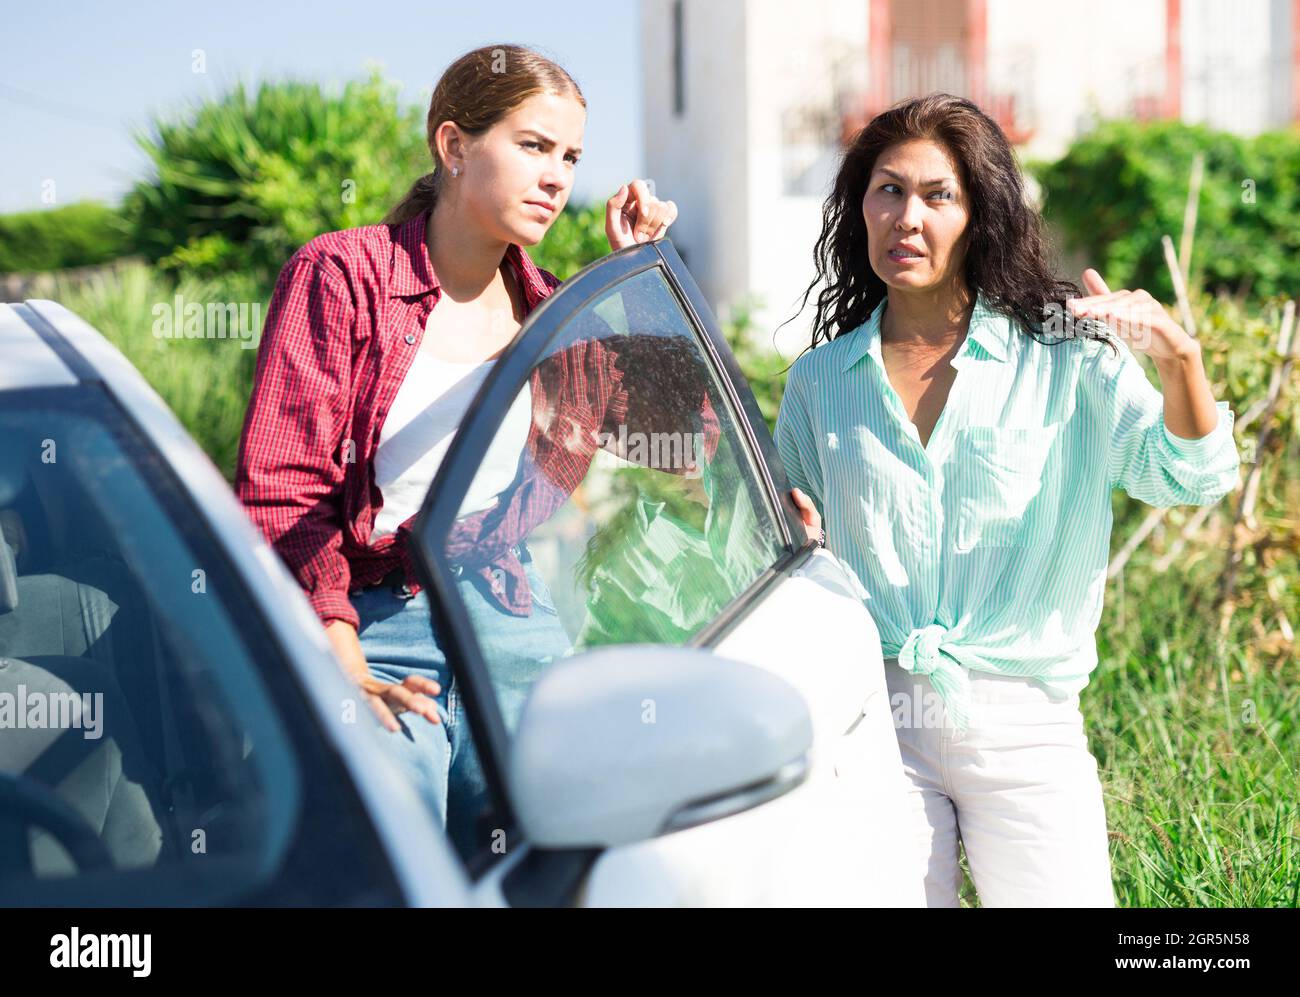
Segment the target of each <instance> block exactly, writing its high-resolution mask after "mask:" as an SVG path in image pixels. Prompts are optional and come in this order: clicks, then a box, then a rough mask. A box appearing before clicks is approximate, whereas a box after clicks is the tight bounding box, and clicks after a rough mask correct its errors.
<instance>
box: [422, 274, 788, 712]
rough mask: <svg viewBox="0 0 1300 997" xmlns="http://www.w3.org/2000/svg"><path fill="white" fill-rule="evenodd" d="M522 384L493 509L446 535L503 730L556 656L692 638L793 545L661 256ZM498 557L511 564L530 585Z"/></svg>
mask: <svg viewBox="0 0 1300 997" xmlns="http://www.w3.org/2000/svg"><path fill="white" fill-rule="evenodd" d="M525 390H526V391H528V392H530V394H531V403H532V412H533V423H532V429H531V432H530V433H529V435H528V440H527V443H526V444H525V446H524V449H523V450H522V452H520V453H519V456H518V466H517V473H516V475H515V478H514V480H513V482H512V483H511V484H510V486H509V487H507V488H506V489H505V490H502V491H499V492H498V493H497V495H496V501H495V503H494V504H493V505H492V506H491V507H490V508H489V509H487V510H479V511H475V512H470V511H468V509H467V508H465V507H462V510H461V516H460V518H459V519H458V520H457V521H456V523H455V525H454V526H453V529H452V531H451V534H450V535H449V536H448V537H446V538H445V542H444V543H443V544H442V545H441V546H442V551H443V555H444V557H445V559H446V561H447V563H448V564H450V565H451V566H452V568H453V572H456V573H457V578H458V585H459V586H460V589H459V591H460V592H461V594H462V598H463V600H464V602H465V606H466V609H467V611H468V613H469V617H470V620H471V623H472V625H473V626H474V628H475V633H476V638H477V641H478V644H479V646H480V649H481V650H482V653H483V655H484V659H485V663H486V666H487V668H488V670H489V672H490V674H491V678H492V682H493V688H494V691H495V693H496V696H497V700H498V705H499V707H500V709H501V712H502V714H503V717H504V719H505V722H506V725H507V728H508V729H509V730H513V728H514V726H515V723H516V721H517V719H518V713H519V710H520V709H521V707H522V704H523V700H524V699H525V697H526V696H527V693H528V690H529V689H530V688H531V687H532V685H533V684H534V683H535V682H536V680H537V678H538V677H539V676H540V674H541V673H542V672H543V671H544V670H545V668H546V667H547V666H549V664H550V663H552V662H553V661H554V660H555V659H556V658H559V657H565V656H570V655H573V654H577V653H580V652H582V651H584V650H588V649H590V648H593V647H597V646H601V645H608V644H626V643H647V642H649V643H661V644H680V643H683V642H685V641H688V640H690V639H691V638H692V637H693V636H694V635H695V634H697V633H698V632H699V631H700V630H701V629H702V628H704V627H705V626H707V625H708V624H709V623H710V622H712V621H713V620H714V619H716V618H717V616H718V615H719V613H720V612H721V611H722V610H723V609H724V608H725V607H726V606H727V605H728V604H729V603H731V602H732V601H733V600H734V599H735V598H736V597H737V596H738V595H740V594H741V593H742V592H744V591H745V590H746V589H747V588H748V587H749V586H750V585H751V584H752V583H753V582H754V581H755V580H756V579H757V578H758V576H759V575H760V574H761V573H762V572H763V571H764V570H766V569H767V568H769V567H770V566H772V565H773V564H774V563H775V562H776V561H777V560H778V558H779V557H780V556H781V554H782V553H783V552H784V550H785V546H784V539H783V537H782V534H781V532H780V530H779V528H778V526H777V525H776V523H775V521H774V519H773V513H772V512H771V511H770V507H769V505H768V504H767V502H766V500H765V498H764V493H763V490H762V488H761V486H760V484H759V481H760V478H759V474H758V472H757V469H756V468H755V467H754V465H753V463H752V461H751V458H750V456H749V454H748V451H747V449H746V446H745V444H744V440H743V436H742V431H741V429H740V427H739V426H738V425H737V423H736V421H735V419H734V418H733V416H732V414H731V410H730V408H729V406H728V404H727V403H726V402H725V400H724V399H725V394H724V391H723V389H722V386H721V385H720V383H719V381H718V379H717V377H716V376H715V374H714V372H713V369H712V367H711V365H710V362H709V360H708V359H707V357H706V355H705V353H704V352H703V350H702V348H701V346H700V344H699V342H698V340H697V338H696V333H695V332H694V329H693V327H692V325H691V322H690V320H689V319H688V318H687V316H686V314H685V313H684V312H683V310H682V308H681V306H680V305H679V304H678V301H677V298H676V296H675V294H674V293H673V291H672V289H671V287H670V286H669V285H668V283H667V281H666V279H665V277H664V275H663V274H662V272H661V271H660V270H659V269H657V268H656V269H652V270H648V271H645V272H643V273H640V274H638V275H636V276H634V277H631V278H629V279H627V280H625V281H622V282H621V283H619V284H617V285H616V286H615V287H614V288H612V289H610V290H609V291H606V292H605V293H603V294H602V295H600V296H598V297H596V298H595V299H593V300H592V301H591V302H589V303H588V304H587V305H586V306H584V307H583V308H582V309H581V310H580V311H578V312H577V313H575V314H574V315H573V316H572V317H570V318H569V319H568V320H567V322H566V324H565V325H564V326H563V327H562V329H561V330H560V332H559V334H558V336H557V338H556V340H555V341H554V342H553V344H552V345H551V346H550V347H549V348H548V351H547V354H546V356H545V357H544V358H543V359H542V360H541V361H540V362H539V363H538V364H537V366H536V367H535V369H534V370H533V372H532V376H531V378H530V380H529V382H528V384H527V386H526V388H525ZM505 431H506V430H504V429H503V430H502V432H505ZM500 435H501V433H498V436H500ZM494 443H495V441H494ZM478 449H479V450H480V459H481V458H482V453H490V452H493V448H492V447H486V448H478ZM497 449H499V448H497ZM497 463H499V454H498V455H497V457H496V458H494V460H493V461H491V462H489V461H484V462H483V464H482V466H481V467H480V471H479V473H480V476H484V475H487V474H490V473H496V471H495V470H494V467H495V465H496V464H497ZM475 484H477V478H476V479H475ZM477 490H478V489H476V488H475V487H474V486H473V485H471V488H470V491H471V492H475V491H477ZM512 559H514V560H513V561H512ZM503 563H504V564H506V567H507V569H509V568H510V567H511V565H512V564H517V565H518V566H519V577H521V578H522V580H523V583H522V584H523V586H526V589H527V592H526V593H525V594H524V595H523V596H522V597H521V596H520V594H519V592H518V588H519V587H521V586H520V583H519V579H518V578H512V577H510V575H511V572H510V571H509V570H503V569H502V567H501V565H502V564H503ZM485 564H491V565H493V566H492V567H486V568H485V567H484V565H485ZM467 586H473V587H474V588H475V589H477V590H478V591H477V592H474V591H471V589H470V588H467ZM483 597H486V598H483ZM525 603H526V604H527V605H525Z"/></svg>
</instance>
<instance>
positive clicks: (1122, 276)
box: [1030, 121, 1300, 301]
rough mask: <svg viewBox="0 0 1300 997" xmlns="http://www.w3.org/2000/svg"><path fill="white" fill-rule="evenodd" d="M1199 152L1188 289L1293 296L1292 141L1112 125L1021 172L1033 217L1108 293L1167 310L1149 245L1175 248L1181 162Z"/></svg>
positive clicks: (1299, 204) (1282, 135)
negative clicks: (1027, 178) (1029, 182)
mask: <svg viewBox="0 0 1300 997" xmlns="http://www.w3.org/2000/svg"><path fill="white" fill-rule="evenodd" d="M1197 152H1203V153H1204V154H1205V177H1204V183H1203V186H1202V188H1201V197H1200V202H1199V214H1198V218H1197V225H1196V234H1195V243H1194V246H1193V252H1192V267H1191V270H1192V283H1193V285H1200V286H1202V287H1205V288H1206V289H1207V290H1211V291H1217V290H1218V289H1220V288H1224V289H1226V290H1228V291H1229V292H1236V291H1238V290H1247V291H1249V293H1250V294H1253V295H1257V296H1258V297H1259V298H1267V297H1271V296H1273V295H1277V294H1296V293H1297V292H1298V291H1300V226H1297V225H1296V223H1295V219H1296V216H1297V213H1300V132H1298V131H1288V132H1271V133H1265V134H1262V135H1259V136H1257V137H1256V138H1253V139H1247V138H1242V137H1240V136H1237V135H1231V134H1228V133H1226V132H1216V131H1212V130H1210V129H1208V128H1205V127H1203V126H1200V125H1186V124H1182V123H1180V122H1168V121H1166V122H1158V123H1154V124H1139V123H1136V122H1131V121H1112V122H1107V123H1104V124H1102V125H1101V126H1100V127H1098V128H1097V129H1096V130H1095V131H1093V132H1091V133H1090V134H1088V135H1085V136H1084V137H1082V138H1080V139H1078V140H1077V141H1076V142H1075V143H1074V144H1073V145H1071V146H1070V148H1069V150H1068V151H1067V152H1066V154H1065V155H1064V156H1063V157H1062V158H1061V159H1060V160H1058V161H1056V162H1055V163H1051V164H1041V163H1040V164H1033V165H1031V166H1030V169H1031V171H1032V172H1033V173H1034V174H1035V175H1036V176H1037V178H1038V179H1039V181H1040V182H1041V183H1042V185H1043V188H1044V191H1045V195H1046V197H1045V203H1044V214H1045V216H1046V218H1047V219H1048V220H1049V221H1050V222H1052V223H1053V224H1054V225H1055V226H1056V227H1057V228H1058V229H1059V230H1060V231H1061V232H1062V234H1063V235H1064V237H1065V240H1066V242H1067V244H1068V246H1069V248H1072V249H1077V250H1081V251H1083V252H1084V253H1085V254H1086V255H1087V257H1088V259H1089V262H1090V263H1091V264H1092V265H1094V266H1096V267H1097V268H1098V269H1099V270H1101V271H1102V273H1104V274H1105V275H1106V278H1107V280H1108V281H1109V282H1110V284H1111V286H1113V287H1114V286H1119V287H1130V288H1132V287H1144V288H1146V289H1147V290H1148V291H1150V292H1151V293H1152V294H1153V295H1155V296H1156V297H1157V298H1160V299H1161V300H1164V301H1172V300H1173V297H1174V292H1173V286H1172V284H1171V282H1170V278H1169V273H1168V268H1167V267H1166V265H1165V259H1164V253H1163V250H1162V249H1161V245H1160V237H1161V236H1162V235H1169V236H1170V238H1172V239H1173V240H1174V244H1175V246H1177V245H1178V242H1179V239H1180V236H1181V233H1182V226H1183V210H1184V206H1185V204H1186V199H1187V188H1188V181H1189V177H1190V175H1191V164H1192V160H1193V157H1194V156H1195V154H1196V153H1197Z"/></svg>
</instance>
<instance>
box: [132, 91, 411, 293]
mask: <svg viewBox="0 0 1300 997" xmlns="http://www.w3.org/2000/svg"><path fill="white" fill-rule="evenodd" d="M137 141H138V142H139V143H140V145H141V147H142V148H143V149H144V150H145V152H146V153H147V154H148V155H149V157H150V158H151V159H152V160H153V163H154V166H155V170H156V175H155V176H153V177H151V178H150V179H148V180H146V181H142V182H140V183H137V184H136V185H135V187H134V189H133V190H132V191H131V192H130V193H129V194H128V196H127V199H126V204H125V214H126V217H127V218H128V220H129V223H130V225H131V228H132V233H133V238H134V242H135V244H136V246H137V247H138V251H139V252H140V253H142V254H143V255H144V256H145V257H146V258H147V259H150V260H152V261H155V262H157V263H158V264H159V265H160V266H161V267H162V268H163V269H165V270H171V271H181V270H185V271H188V272H189V273H191V274H205V275H213V274H220V273H229V272H238V273H242V274H244V275H245V276H249V277H254V278H257V279H260V280H265V279H267V278H268V277H269V278H271V279H274V276H275V274H276V273H277V272H278V271H279V269H280V267H281V266H283V265H284V261H285V260H286V259H288V258H289V256H290V255H291V254H292V253H293V251H294V250H295V249H297V248H298V247H299V246H301V245H302V244H303V243H305V242H307V241H308V240H310V239H311V238H312V237H314V236H316V235H319V234H320V233H322V232H329V231H332V230H335V229H342V228H352V227H355V226H358V225H369V224H374V223H377V222H379V221H380V220H381V219H382V218H383V216H384V214H385V213H386V212H387V211H388V209H389V208H390V207H391V206H392V205H393V204H394V203H395V202H396V201H397V200H398V199H399V198H400V197H401V195H402V194H404V193H405V192H406V190H407V189H408V188H409V186H410V184H411V183H412V182H413V181H414V180H415V178H416V177H418V176H420V175H421V174H422V173H425V172H427V171H428V169H429V168H430V165H431V164H430V161H429V153H428V150H427V149H426V148H425V145H424V139H423V128H422V121H421V115H420V114H419V110H418V108H412V109H410V110H406V111H404V110H402V109H401V108H400V107H399V105H398V102H397V88H396V87H395V86H392V85H390V84H387V83H385V82H384V81H383V80H382V78H381V77H380V76H379V74H378V73H372V74H371V75H370V77H369V78H368V79H366V80H363V81H352V82H349V83H348V84H347V85H346V86H345V87H344V88H343V91H342V93H341V94H337V95H331V94H327V93H325V92H323V91H322V89H321V87H320V86H319V85H318V84H316V83H300V82H277V83H263V84H262V85H261V86H260V87H259V88H258V90H257V93H256V95H253V96H250V94H249V93H248V91H247V89H246V88H245V87H244V86H243V84H239V85H238V86H236V87H235V88H234V89H233V90H231V91H230V92H229V93H228V94H226V95H225V96H223V97H222V98H220V99H219V100H217V101H213V102H208V103H204V104H201V105H199V106H198V107H196V108H193V109H192V110H191V111H190V112H188V113H186V114H184V115H182V116H181V118H180V119H179V120H175V121H161V120H160V121H157V122H155V124H154V127H153V130H152V133H149V134H139V135H137Z"/></svg>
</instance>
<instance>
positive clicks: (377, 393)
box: [235, 210, 719, 627]
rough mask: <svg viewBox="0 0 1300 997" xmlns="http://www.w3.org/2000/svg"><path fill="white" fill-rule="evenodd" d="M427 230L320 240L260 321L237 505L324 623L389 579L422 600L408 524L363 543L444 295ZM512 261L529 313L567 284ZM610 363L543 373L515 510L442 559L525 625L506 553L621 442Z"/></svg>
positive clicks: (511, 503) (473, 521)
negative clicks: (407, 394) (397, 404)
mask: <svg viewBox="0 0 1300 997" xmlns="http://www.w3.org/2000/svg"><path fill="white" fill-rule="evenodd" d="M428 218H429V212H428V211H427V210H426V211H425V212H423V213H421V214H420V215H418V216H416V217H415V218H412V219H411V220H410V221H408V222H405V223H403V224H402V225H399V226H390V225H370V226H365V227H362V228H355V229H346V230H343V231H339V232H329V233H326V234H324V235H321V236H317V237H316V238H315V239H312V240H311V241H310V242H308V243H307V244H306V245H305V246H303V247H302V248H301V249H299V250H298V251H297V252H296V253H294V255H293V256H292V257H291V258H290V259H289V262H288V263H286V264H285V266H284V269H283V270H282V271H281V272H280V276H279V279H278V280H277V281H276V286H275V291H274V293H273V295H272V297H271V303H270V307H269V308H268V310H267V316H266V322H265V325H264V328H263V331H262V339H261V342H260V345H259V346H258V353H257V367H256V371H255V373H254V377H253V389H252V394H251V396H250V398H249V403H248V410H247V412H246V414H245V417H244V427H243V432H242V433H241V435H240V441H239V457H238V465H237V468H236V474H235V492H236V494H237V495H238V496H239V499H240V501H241V502H243V504H244V507H245V508H246V509H247V510H248V514H249V516H250V517H251V518H252V520H253V522H254V523H255V524H256V525H257V527H258V528H259V529H260V530H261V531H262V533H263V534H264V535H265V536H266V538H267V539H268V541H269V542H270V543H271V545H272V546H273V547H274V548H275V550H276V551H277V552H278V553H279V554H280V556H281V558H282V559H283V560H284V562H285V563H286V564H287V565H288V567H289V569H290V570H291V571H292V572H293V574H294V576H295V577H296V578H297V579H298V582H299V584H301V585H302V587H303V589H304V590H305V591H306V593H307V595H308V598H309V599H310V600H311V604H312V607H313V608H314V609H315V610H316V614H317V615H318V616H319V617H320V618H321V620H322V621H323V622H327V621H329V620H333V619H339V620H345V621H347V622H348V623H351V624H352V625H353V626H354V627H357V626H359V624H360V620H359V617H358V615H357V612H356V610H355V609H354V608H353V606H352V603H351V601H350V600H349V598H348V593H349V591H357V590H360V589H362V588H364V587H365V586H367V585H371V584H374V583H375V582H378V581H380V580H381V579H383V578H384V577H385V576H386V575H388V574H389V573H390V572H391V571H393V569H395V568H401V569H402V572H403V575H404V577H405V580H406V584H407V585H408V586H409V588H410V590H411V592H413V593H414V592H418V591H419V590H420V585H419V582H418V581H417V580H416V576H415V571H414V568H413V565H412V562H411V558H410V555H409V549H410V543H409V538H410V528H411V525H412V523H413V522H414V520H415V516H414V515H413V516H411V517H410V518H409V519H407V520H406V521H405V522H404V523H402V524H401V525H400V526H399V527H398V528H397V531H396V532H395V533H393V534H390V535H388V536H384V537H381V538H379V539H378V540H376V541H375V542H374V543H373V544H372V543H370V542H369V541H370V534H371V530H372V528H373V526H374V521H375V515H376V514H377V513H378V511H379V509H380V508H381V507H382V505H383V497H382V495H381V494H380V491H379V488H378V486H377V485H376V484H375V478H374V454H375V449H376V448H377V447H378V444H379V436H380V432H381V430H382V428H383V423H384V417H385V416H386V415H387V414H388V411H389V409H390V408H391V406H392V403H393V399H394V398H395V397H396V395H397V391H398V388H399V387H400V386H401V384H402V381H403V379H404V378H405V377H406V372H407V370H408V369H409V368H410V366H411V362H412V360H413V359H414V357H415V355H416V353H417V351H418V350H419V349H420V341H421V339H422V338H423V336H424V326H425V322H426V320H427V319H428V317H429V313H430V312H431V311H432V310H433V307H434V305H436V304H437V302H438V300H439V298H440V297H441V294H442V291H441V287H440V285H439V282H438V277H437V275H436V274H435V273H434V271H433V266H432V264H431V262H430V260H429V253H428V248H427V247H426V245H425V241H424V235H425V231H426V225H427V222H428ZM506 259H507V260H509V261H510V264H511V266H512V267H513V269H514V272H515V275H516V277H517V278H518V280H519V284H520V285H521V286H522V288H523V291H524V299H525V309H526V311H528V312H531V311H532V309H533V308H535V307H536V306H537V304H538V303H539V302H541V301H542V300H543V299H544V298H546V297H547V296H548V295H549V294H550V293H551V291H552V290H554V289H555V288H556V287H557V286H558V285H559V283H560V281H559V279H558V278H556V277H555V276H554V275H553V274H551V273H548V272H546V271H545V270H541V269H539V268H538V267H537V266H535V265H534V264H533V262H532V260H531V259H530V258H529V257H528V254H527V253H525V252H524V251H523V249H521V248H520V247H519V246H517V245H513V244H511V245H510V246H509V247H508V249H507V251H506ZM616 360H617V354H616V353H615V352H614V351H613V350H612V349H610V348H609V347H608V346H607V345H606V344H604V343H603V342H602V341H601V340H600V339H599V338H592V339H586V340H582V341H579V342H576V343H574V344H573V345H571V346H569V347H567V348H565V349H563V350H560V351H558V352H556V353H554V354H553V355H551V356H550V357H548V358H547V359H546V360H544V361H543V362H542V363H540V364H539V365H538V366H537V368H536V369H535V370H534V372H533V375H532V380H531V387H532V399H533V421H532V427H531V429H530V431H529V436H528V443H527V446H526V449H525V453H524V460H523V461H522V462H521V464H522V467H521V472H520V477H518V478H517V479H516V486H515V487H514V488H512V489H511V491H510V493H509V495H508V497H507V499H506V501H504V502H502V503H499V504H498V505H497V506H494V507H492V508H490V509H488V510H485V511H483V512H480V513H477V514H475V515H474V516H471V517H469V518H467V519H465V520H462V521H460V522H458V523H457V524H456V527H455V529H454V530H453V533H452V535H451V536H450V537H449V538H448V539H447V542H446V545H445V550H444V555H445V556H446V557H448V558H449V559H450V560H451V561H452V563H455V564H458V565H460V566H462V567H463V568H466V569H469V570H470V571H472V572H473V574H474V575H477V576H478V577H479V578H480V579H481V580H482V582H483V583H484V584H485V585H487V586H488V588H489V590H490V591H491V592H492V594H493V596H494V597H495V598H496V599H497V601H498V603H499V604H500V605H501V606H502V607H503V608H504V609H506V610H507V611H508V612H510V613H512V614H514V615H518V616H527V615H529V613H530V612H531V597H530V593H529V587H528V581H527V578H526V576H525V575H524V571H523V567H522V565H521V564H520V562H519V559H518V557H517V556H516V555H515V553H514V551H513V550H512V548H513V547H515V546H516V545H517V544H518V543H519V541H521V540H522V539H524V538H525V537H526V536H527V535H528V533H529V532H530V531H531V530H532V529H533V528H534V527H535V526H537V525H538V524H540V523H542V522H545V520H546V519H547V518H549V517H550V516H551V515H552V514H553V513H554V512H555V511H556V510H557V509H558V508H559V507H560V506H561V505H563V504H564V502H565V501H566V500H567V499H568V497H569V495H570V494H572V492H573V490H574V489H575V488H577V486H578V485H579V484H580V483H581V482H582V480H583V478H584V477H585V476H586V473H587V469H588V468H589V466H590V464H591V459H592V457H593V456H594V455H595V451H596V449H597V447H598V446H599V443H598V442H597V440H595V439H593V436H594V435H599V434H601V433H609V434H611V436H613V435H615V434H616V433H617V426H618V425H619V423H621V422H622V421H623V420H624V418H625V417H626V415H627V412H628V396H627V392H626V391H625V390H624V388H623V378H624V373H625V372H624V370H623V369H621V368H620V367H619V366H617V364H616ZM698 416H699V419H700V424H701V425H702V428H703V431H704V434H705V448H706V453H707V454H710V455H711V454H712V453H713V452H714V448H715V446H716V443H717V440H718V436H719V430H718V423H717V418H716V416H715V415H714V413H713V410H712V408H711V406H710V404H709V401H708V398H707V394H706V395H705V396H704V398H703V403H702V406H701V408H700V411H699V413H698ZM557 419H558V422H557ZM611 449H613V448H612V447H611Z"/></svg>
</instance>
